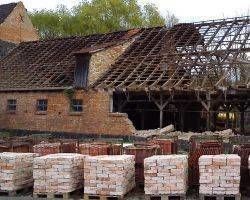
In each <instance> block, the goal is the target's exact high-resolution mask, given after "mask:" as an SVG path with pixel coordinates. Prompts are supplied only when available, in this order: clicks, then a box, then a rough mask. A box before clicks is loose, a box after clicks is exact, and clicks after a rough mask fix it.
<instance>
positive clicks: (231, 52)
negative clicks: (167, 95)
mask: <svg viewBox="0 0 250 200" xmlns="http://www.w3.org/2000/svg"><path fill="white" fill-rule="evenodd" d="M249 35H250V17H249V16H248V17H240V18H231V19H222V20H216V21H204V22H198V23H188V24H177V25H175V26H173V27H172V28H169V29H167V28H165V27H158V28H152V29H142V33H141V35H140V37H139V38H138V39H137V40H136V41H135V42H134V43H133V44H132V45H131V47H130V48H129V49H128V50H127V51H126V52H125V53H124V54H123V55H122V56H121V57H120V58H119V59H118V60H117V62H116V63H115V64H114V65H113V67H112V68H111V69H110V70H109V71H108V72H107V73H106V74H105V75H104V76H103V77H102V78H100V79H99V80H98V81H97V82H96V83H95V84H94V85H93V87H94V88H102V89H112V90H120V91H140V90H146V91H147V90H150V91H158V90H165V91H169V90H199V91H215V90H217V89H223V90H225V89H226V88H229V87H230V88H231V87H236V88H238V89H239V88H244V89H249V88H250V60H249V53H250V37H249Z"/></svg>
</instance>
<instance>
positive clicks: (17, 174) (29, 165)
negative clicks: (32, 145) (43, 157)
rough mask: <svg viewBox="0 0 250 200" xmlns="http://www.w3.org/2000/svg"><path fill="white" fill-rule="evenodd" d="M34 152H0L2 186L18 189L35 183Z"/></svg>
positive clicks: (0, 185)
mask: <svg viewBox="0 0 250 200" xmlns="http://www.w3.org/2000/svg"><path fill="white" fill-rule="evenodd" d="M36 156H37V155H36V154H34V153H12V152H5V153H0V180H1V181H0V188H1V190H5V191H16V190H19V189H23V188H27V187H30V186H32V185H33V174H32V171H33V161H34V158H35V157H36Z"/></svg>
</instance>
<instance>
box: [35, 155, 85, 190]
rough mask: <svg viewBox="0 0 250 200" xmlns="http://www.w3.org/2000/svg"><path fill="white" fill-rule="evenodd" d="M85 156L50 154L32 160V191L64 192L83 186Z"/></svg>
mask: <svg viewBox="0 0 250 200" xmlns="http://www.w3.org/2000/svg"><path fill="white" fill-rule="evenodd" d="M84 159H85V156H84V155H81V154H75V153H59V154H50V155H46V156H42V157H38V158H35V160H34V170H33V176H34V193H35V194H65V193H69V192H73V191H75V190H77V189H80V188H82V187H83V183H84V181H83V179H84V173H83V171H84V170H83V167H84Z"/></svg>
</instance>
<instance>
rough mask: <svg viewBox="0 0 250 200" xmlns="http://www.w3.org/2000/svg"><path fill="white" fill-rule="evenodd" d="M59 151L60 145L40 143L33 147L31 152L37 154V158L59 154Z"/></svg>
mask: <svg viewBox="0 0 250 200" xmlns="http://www.w3.org/2000/svg"><path fill="white" fill-rule="evenodd" d="M60 150H61V144H60V143H47V142H41V143H40V144H37V145H34V146H33V152H34V153H37V154H38V155H39V156H45V155H48V154H55V153H60Z"/></svg>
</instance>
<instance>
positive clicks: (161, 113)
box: [160, 107, 163, 128]
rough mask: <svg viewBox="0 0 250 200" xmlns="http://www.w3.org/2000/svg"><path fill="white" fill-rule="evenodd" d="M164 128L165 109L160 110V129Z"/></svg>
mask: <svg viewBox="0 0 250 200" xmlns="http://www.w3.org/2000/svg"><path fill="white" fill-rule="evenodd" d="M162 127H163V108H162V107H161V108H160V128H162Z"/></svg>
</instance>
